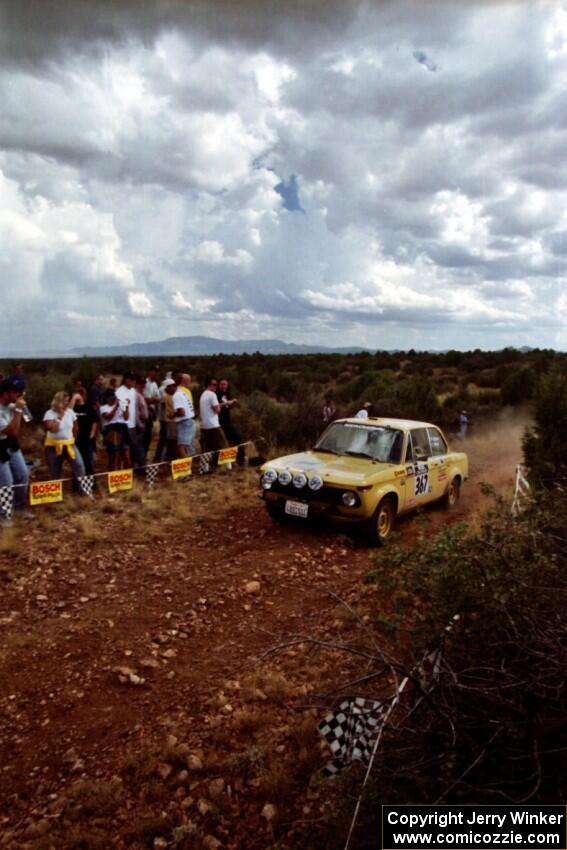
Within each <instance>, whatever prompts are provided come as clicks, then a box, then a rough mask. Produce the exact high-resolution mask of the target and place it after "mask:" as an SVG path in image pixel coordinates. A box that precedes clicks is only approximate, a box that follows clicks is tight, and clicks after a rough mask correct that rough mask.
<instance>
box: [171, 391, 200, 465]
mask: <svg viewBox="0 0 567 850" xmlns="http://www.w3.org/2000/svg"><path fill="white" fill-rule="evenodd" d="M166 392H167V393H169V394H170V395H172V396H173V400H172V406H173V414H174V416H175V421H176V423H177V454H178V455H179V457H191V455H194V454H195V453H196V452H195V447H194V440H195V411H194V410H193V404H192V402H191V400H190V398H189V396H188V395H187V393H186V392H184V391H183V390H182V389H181V387H177V386H176V384H173V385H171V386H169V387H167V389H166Z"/></svg>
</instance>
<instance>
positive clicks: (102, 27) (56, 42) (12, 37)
mask: <svg viewBox="0 0 567 850" xmlns="http://www.w3.org/2000/svg"><path fill="white" fill-rule="evenodd" d="M566 128H567V3H554V2H550V0H546V2H528V0H524V2H521V3H520V2H518V3H514V2H508V3H494V2H492V3H490V2H477V3H473V2H457V1H456V0H451V2H449V0H445V2H443V0H437V2H433V0H432V2H424V0H419V2H418V0H415V2H411V3H410V2H404V0H395V2H378V0H376V2H370V0H361V2H358V0H324V2H323V0H321V2H319V0H317V2H316V0H294V2H285V3H284V2H280V0H238V2H235V0H214V2H213V0H208V1H207V0H202V2H199V0H193V2H191V3H189V2H181V0H145V2H143V3H141V2H140V0H136V2H126V1H125V0H112V2H111V0H96V2H94V0H91V1H90V2H89V0H70V2H67V0H49V2H48V0H25V2H18V3H16V2H14V0H0V196H1V203H0V264H1V275H0V281H1V287H2V302H1V303H2V309H1V311H0V351H1V352H2V353H8V352H13V351H18V350H19V351H23V350H31V349H45V348H67V347H72V346H76V345H79V344H87V343H88V344H93V345H99V344H101V345H104V344H117V343H119V342H124V343H126V342H132V341H144V340H155V339H161V338H164V337H167V336H178V335H183V336H185V335H194V334H202V335H206V336H218V337H224V338H230V339H244V338H258V337H279V338H280V339H284V340H287V341H291V342H297V343H306V342H310V343H317V344H322V345H328V346H336V345H364V346H368V347H371V348H410V347H414V348H418V349H421V348H449V347H454V348H476V347H479V348H500V347H503V346H505V345H518V346H520V345H534V346H552V347H556V348H565V344H566V342H567V335H566V334H564V324H565V311H566V306H567V290H566V289H565V280H566V277H565V274H566V267H567V206H566V199H567V168H565V167H564V164H565V152H566V151H567V131H566Z"/></svg>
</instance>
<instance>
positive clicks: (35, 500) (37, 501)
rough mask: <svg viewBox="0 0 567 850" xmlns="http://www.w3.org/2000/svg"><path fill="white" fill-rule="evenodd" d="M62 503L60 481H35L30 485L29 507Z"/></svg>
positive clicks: (61, 484) (61, 483) (61, 485)
mask: <svg viewBox="0 0 567 850" xmlns="http://www.w3.org/2000/svg"><path fill="white" fill-rule="evenodd" d="M62 501H63V482H62V481H36V482H34V483H33V484H30V505H46V504H47V503H48V502H62Z"/></svg>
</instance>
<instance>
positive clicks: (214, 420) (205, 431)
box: [199, 377, 226, 472]
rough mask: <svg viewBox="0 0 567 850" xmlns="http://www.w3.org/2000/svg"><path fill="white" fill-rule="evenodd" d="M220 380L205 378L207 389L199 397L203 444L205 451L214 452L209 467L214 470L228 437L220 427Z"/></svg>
mask: <svg viewBox="0 0 567 850" xmlns="http://www.w3.org/2000/svg"><path fill="white" fill-rule="evenodd" d="M218 383H219V382H218V380H217V379H216V378H213V377H211V378H207V379H206V380H205V387H206V389H205V391H204V392H203V393H202V395H201V398H200V399H199V413H200V415H201V446H202V449H203V451H204V452H214V454H213V457H212V459H211V461H210V462H209V468H210V471H211V472H212V471H213V470H214V469H215V468H216V466H217V464H218V460H219V456H218V451H219V449H224V448H225V447H226V439H225V436H224V434H223V430H222V428H221V427H220V422H219V413H220V410H221V406H222V402H219V400H218V398H217V387H218Z"/></svg>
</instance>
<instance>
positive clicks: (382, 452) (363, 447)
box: [315, 422, 404, 463]
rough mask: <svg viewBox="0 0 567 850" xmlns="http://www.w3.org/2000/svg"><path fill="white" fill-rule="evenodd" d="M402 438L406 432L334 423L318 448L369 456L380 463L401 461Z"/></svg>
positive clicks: (372, 426)
mask: <svg viewBox="0 0 567 850" xmlns="http://www.w3.org/2000/svg"><path fill="white" fill-rule="evenodd" d="M403 438H404V435H403V432H402V431H397V430H395V429H394V428H382V427H381V426H379V425H356V424H355V423H351V422H335V423H334V424H333V425H331V426H330V427H329V428H327V430H326V431H325V433H324V434H323V436H322V437H321V438H320V439H319V442H318V443H317V444H316V446H315V450H316V451H321V452H332V453H333V454H337V455H351V456H353V457H368V458H371V459H372V460H378V461H380V462H381V463H399V462H400V460H401V457H402V446H403Z"/></svg>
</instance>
